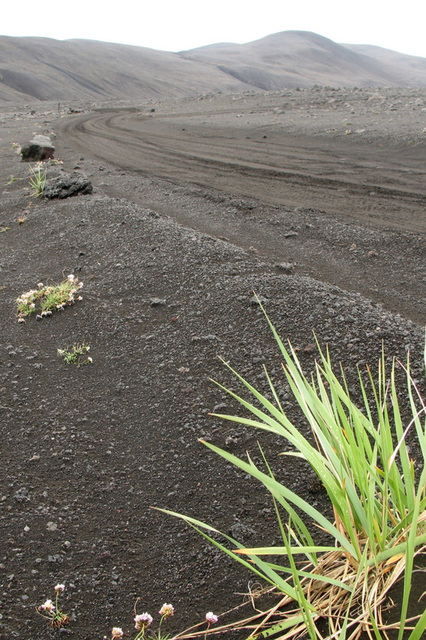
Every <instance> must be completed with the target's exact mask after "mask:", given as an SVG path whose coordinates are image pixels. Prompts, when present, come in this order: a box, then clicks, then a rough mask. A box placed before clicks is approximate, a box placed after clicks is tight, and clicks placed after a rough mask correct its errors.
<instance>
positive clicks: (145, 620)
mask: <svg viewBox="0 0 426 640" xmlns="http://www.w3.org/2000/svg"><path fill="white" fill-rule="evenodd" d="M152 619H153V618H152V616H151V615H150V614H149V613H140V614H138V615H137V616H135V629H136V631H142V629H145V628H146V627H149V625H150V624H151V623H152Z"/></svg>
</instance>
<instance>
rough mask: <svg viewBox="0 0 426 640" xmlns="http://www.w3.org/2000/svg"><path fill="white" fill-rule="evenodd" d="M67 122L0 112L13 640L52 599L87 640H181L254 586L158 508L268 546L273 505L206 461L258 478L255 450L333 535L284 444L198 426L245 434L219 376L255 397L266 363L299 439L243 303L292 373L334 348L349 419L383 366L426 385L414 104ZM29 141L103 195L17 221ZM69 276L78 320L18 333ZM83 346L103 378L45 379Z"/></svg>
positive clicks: (84, 371)
mask: <svg viewBox="0 0 426 640" xmlns="http://www.w3.org/2000/svg"><path fill="white" fill-rule="evenodd" d="M280 104H281V107H279V105H280ZM68 106H69V105H63V106H62V107H61V109H63V111H59V112H58V110H57V108H56V105H55V106H54V105H42V104H38V105H35V106H34V105H31V106H28V107H19V108H18V109H17V110H16V111H13V110H12V109H11V108H9V107H2V108H1V109H0V120H1V149H2V163H1V165H0V183H1V185H2V190H3V192H2V200H1V214H0V231H1V233H0V242H1V257H0V275H1V281H0V296H1V306H0V312H1V322H0V326H1V334H2V336H1V345H0V349H1V358H0V362H1V369H0V372H1V382H0V393H1V395H0V411H1V424H2V435H3V438H2V444H3V446H2V449H3V452H2V456H3V464H2V466H1V469H0V474H1V491H0V505H1V510H0V518H1V531H2V536H1V552H0V571H1V573H0V576H1V590H0V593H1V601H2V602H1V608H0V612H1V613H0V638H1V639H2V640H6V639H7V640H10V639H11V638H19V639H22V640H24V639H25V640H28V638H33V639H35V638H41V637H49V634H48V633H47V632H46V631H43V629H44V622H43V620H42V619H41V618H40V617H38V616H37V614H36V613H35V607H36V606H37V605H39V604H41V603H42V602H43V601H44V600H45V599H46V598H47V597H52V595H53V593H52V592H53V587H54V585H55V584H56V583H57V582H64V583H65V584H66V586H67V590H66V593H65V595H64V600H65V605H64V606H65V609H66V610H67V611H68V612H70V614H71V615H72V617H73V618H75V620H73V621H72V624H71V625H70V626H69V635H70V637H73V638H78V640H88V639H93V638H96V637H103V636H104V635H109V633H110V629H111V627H112V626H113V625H114V626H122V627H123V629H124V630H125V631H126V634H127V637H129V636H130V635H131V633H132V616H133V605H134V602H135V600H136V599H137V598H141V602H140V605H139V611H140V612H141V611H150V612H151V613H152V615H154V614H155V616H157V611H158V609H159V608H160V606H161V605H162V604H163V602H171V603H173V605H174V606H175V608H176V614H175V617H174V619H173V623H172V624H171V625H170V628H171V629H173V630H175V631H177V630H179V629H182V628H184V626H187V625H189V624H193V623H195V622H198V621H199V620H201V619H203V618H204V615H205V613H206V611H210V610H213V611H214V612H216V613H220V612H222V611H224V610H226V609H228V608H230V607H231V606H235V605H237V604H238V603H240V602H241V596H240V595H239V594H241V593H245V592H247V590H248V584H249V582H250V581H252V580H253V578H254V577H252V576H250V575H249V574H248V573H247V572H246V571H245V570H243V569H242V568H241V569H240V568H239V567H237V566H235V565H234V564H233V563H232V562H231V561H230V560H228V558H227V557H225V556H223V555H222V554H221V553H220V552H219V551H218V550H216V549H215V548H214V547H211V546H210V545H208V544H207V543H206V541H204V540H203V539H202V538H200V537H199V536H198V535H197V534H196V533H195V532H193V531H192V530H190V529H189V528H188V527H186V526H184V525H183V524H182V523H180V522H179V521H178V520H176V519H174V518H172V517H168V516H165V515H162V514H160V513H158V512H156V511H153V510H151V509H150V508H149V507H150V506H158V507H165V508H169V509H172V510H175V511H181V512H184V513H187V514H190V515H192V516H194V517H197V518H200V519H203V520H205V521H208V522H211V523H212V524H214V525H215V526H217V527H218V528H219V529H222V530H223V531H225V532H231V534H232V535H234V537H236V538H237V539H238V540H240V541H241V543H243V544H248V545H250V546H255V545H258V544H273V543H274V542H275V543H277V542H278V541H279V533H278V529H277V527H276V524H275V521H274V516H273V506H272V504H271V502H270V500H269V498H268V497H267V496H266V495H265V491H264V490H263V489H262V488H261V487H260V486H259V485H258V484H257V483H255V482H254V481H252V480H249V479H248V478H247V477H246V476H245V475H244V474H242V473H240V472H238V471H237V470H235V469H234V468H232V467H231V466H230V465H228V464H226V463H225V462H224V461H223V460H222V459H221V458H218V457H216V456H214V455H213V454H211V453H209V452H208V451H207V450H206V449H205V448H204V447H203V445H202V444H201V443H200V442H199V438H204V439H206V440H209V441H212V442H214V443H216V444H218V445H220V446H223V447H225V448H226V449H227V450H229V451H231V452H232V453H234V454H236V455H241V456H244V455H245V452H246V451H248V452H249V453H250V454H251V455H252V456H253V457H254V459H255V460H259V457H260V456H259V451H258V448H257V440H258V439H259V440H260V441H261V443H262V447H264V449H265V452H266V454H267V455H268V457H269V460H270V462H271V465H272V467H273V469H274V471H275V473H276V475H277V477H278V478H279V479H280V480H281V481H282V482H284V483H286V484H287V485H288V486H290V487H291V488H292V489H293V490H296V491H297V492H298V493H299V494H300V495H301V496H302V497H304V498H305V499H307V500H308V501H309V502H311V503H312V504H314V505H315V506H317V507H319V508H320V509H323V510H324V511H325V512H326V513H329V506H328V502H327V499H326V496H325V495H324V493H323V491H322V489H321V487H319V486H318V484H317V483H315V481H314V474H313V472H311V471H310V470H309V469H307V468H306V467H305V466H304V465H303V464H301V463H299V462H297V461H296V460H293V459H291V458H287V457H279V456H277V453H279V452H281V451H283V450H286V449H287V445H286V444H285V443H284V442H282V441H280V440H279V439H276V438H275V437H273V436H268V435H266V434H263V433H255V432H254V431H253V430H251V429H248V428H243V427H240V426H238V425H233V424H232V423H222V422H220V421H218V420H217V419H214V418H212V417H211V416H209V415H208V414H209V412H212V411H219V412H225V413H226V412H235V411H237V410H238V409H237V407H236V406H235V403H234V402H232V401H231V400H230V398H228V397H227V396H226V395H225V394H224V393H223V392H222V391H221V390H220V389H219V388H217V387H216V386H215V385H214V384H213V383H212V382H211V380H210V378H214V379H216V380H219V381H221V382H223V383H225V384H226V385H229V386H231V387H232V388H233V389H237V388H238V385H237V384H236V382H235V381H234V380H233V379H232V378H231V376H230V374H229V373H228V372H227V370H226V369H225V367H224V366H223V364H221V362H220V360H219V358H218V356H222V357H224V358H226V359H227V360H229V361H230V362H231V363H232V365H233V366H234V367H235V368H236V369H237V370H238V371H239V372H240V373H242V374H243V375H244V376H246V377H247V378H248V379H249V380H250V381H252V382H253V383H255V384H256V385H257V386H258V387H259V388H260V389H261V390H263V391H265V392H267V382H266V378H265V374H264V372H263V364H264V363H265V364H266V365H267V367H268V370H269V372H270V375H271V377H272V378H273V380H275V381H277V384H278V388H279V392H280V396H281V399H282V402H283V404H284V407H285V408H286V410H288V414H289V416H290V417H291V418H293V419H294V420H295V421H296V423H297V424H298V425H299V426H300V429H301V430H302V431H303V432H304V433H307V431H308V427H307V425H306V424H305V423H304V421H303V420H301V419H300V416H299V413H298V411H297V410H296V407H295V406H294V402H293V400H292V397H291V394H290V392H289V389H288V388H287V387H286V385H285V384H284V383H283V382H282V380H283V376H282V373H281V364H280V363H281V360H280V357H279V354H278V352H277V347H276V345H275V344H274V342H273V339H272V337H271V335H270V332H269V330H268V328H267V326H266V322H265V319H264V317H263V315H262V313H261V311H260V309H259V307H258V306H256V304H255V303H254V300H253V291H256V292H257V293H258V294H259V296H261V298H262V300H263V302H264V305H265V308H266V310H267V312H268V314H269V315H270V317H271V319H272V320H273V322H274V323H275V325H276V327H277V329H278V331H279V333H280V335H281V336H282V338H284V339H290V340H291V342H292V344H293V346H294V347H296V348H298V349H300V351H299V354H300V359H301V362H302V365H303V367H304V369H305V371H307V372H309V371H311V370H312V368H313V366H314V361H315V357H316V352H315V349H314V348H313V347H312V342H313V332H315V333H316V335H317V336H318V338H319V340H320V342H321V344H323V345H325V344H328V345H329V347H330V351H331V354H332V358H333V360H334V361H335V362H336V363H339V362H342V363H343V365H344V367H345V370H346V371H347V375H348V378H349V385H350V388H351V390H352V392H353V394H354V397H355V398H357V397H358V391H357V387H356V367H357V365H358V366H361V367H364V366H365V364H367V363H369V364H371V365H372V366H373V368H374V369H375V367H376V364H377V361H378V359H379V357H380V353H381V349H382V344H383V343H384V345H385V349H386V353H387V355H388V360H390V359H391V356H397V357H399V358H401V359H403V360H404V359H405V358H406V353H407V351H408V350H410V352H411V358H412V369H413V375H414V377H415V378H416V379H417V380H418V382H419V384H420V385H422V384H423V380H424V377H423V365H422V353H423V346H424V330H423V326H422V325H423V324H424V322H425V314H424V309H425V307H424V297H425V279H424V278H425V255H426V254H425V237H424V232H425V207H424V205H425V183H424V163H423V160H424V151H425V142H424V140H425V133H424V126H425V122H424V120H425V118H424V116H425V109H426V102H425V92H424V91H423V92H421V91H417V90H412V91H409V90H404V91H401V92H396V91H395V90H392V91H391V90H387V91H386V90H383V91H359V92H356V91H352V92H344V91H331V90H321V91H319V90H317V91H316V90H312V91H300V92H298V91H294V92H280V93H271V94H265V95H238V96H228V97H226V96H223V95H222V96H204V97H203V99H201V98H200V99H198V100H195V99H194V100H183V101H176V102H171V103H158V104H154V103H150V104H146V105H141V104H139V105H127V104H125V105H123V104H121V105H113V104H108V105H92V106H91V107H90V108H89V105H81V108H82V109H83V110H84V113H82V114H67V113H65V107H68ZM72 106H73V107H75V106H76V105H72ZM101 107H102V108H101ZM119 107H120V108H119ZM123 107H125V108H123ZM280 108H281V109H282V113H280V112H279V109H280ZM151 109H155V111H154V112H152V111H151ZM32 111H33V113H32ZM349 122H351V123H352V124H348V123H349ZM349 130H350V132H348V131H349ZM34 132H36V133H45V134H50V135H56V138H55V145H56V147H57V152H56V155H57V157H58V158H61V159H62V160H63V161H64V165H63V167H64V169H65V170H66V171H71V170H73V169H74V168H76V167H79V168H80V169H81V170H83V171H85V172H86V173H87V174H88V175H89V177H90V178H91V179H92V181H93V184H94V187H95V189H94V193H93V195H90V196H81V197H75V198H70V199H67V200H62V201H51V202H49V201H45V200H43V199H40V198H38V199H34V198H30V197H29V192H28V169H29V166H28V165H27V164H23V163H21V162H20V158H19V156H18V155H16V153H15V151H14V150H13V148H12V143H13V142H19V143H24V142H26V141H27V140H29V139H30V138H31V137H32V133H34ZM264 136H266V137H264ZM11 177H13V178H14V180H13V181H11ZM23 217H24V218H25V221H24V222H22V223H21V224H18V222H17V220H18V218H23ZM282 263H286V264H288V263H290V264H292V265H293V267H291V268H289V267H288V266H287V267H285V270H283V267H282V266H280V265H281V264H282ZM69 273H75V274H76V275H78V277H79V278H80V279H81V280H82V281H83V282H84V289H83V292H84V300H83V301H81V302H78V303H76V304H75V305H74V306H73V307H70V308H67V309H66V310H65V311H64V312H62V313H57V314H55V315H53V316H52V317H51V318H47V319H44V320H43V321H40V322H37V321H36V320H35V319H34V318H32V319H29V320H28V321H27V322H26V323H25V324H18V323H17V319H16V307H15V300H16V298H17V296H18V295H20V294H21V293H22V292H24V291H27V290H29V289H31V288H33V287H35V286H36V285H37V283H38V282H40V281H42V282H45V283H47V282H57V281H59V280H60V279H62V277H63V276H66V275H67V274H69ZM82 342H85V343H87V344H89V345H90V347H91V351H90V353H91V356H92V357H93V364H92V365H90V366H89V365H88V366H83V367H80V368H77V367H75V366H71V365H66V364H65V363H64V362H63V361H62V360H61V359H60V358H59V357H58V356H57V349H58V348H64V347H66V346H70V345H73V344H75V343H82ZM399 377H400V378H401V379H403V375H402V374H399ZM402 406H403V412H405V414H406V413H407V403H406V399H404V398H402ZM410 445H411V450H412V455H413V457H414V458H415V459H418V457H419V448H418V445H417V443H416V442H415V441H413V439H412V438H411V440H410ZM157 618H158V616H157ZM224 620H226V618H225V619H224ZM65 637H66V635H65Z"/></svg>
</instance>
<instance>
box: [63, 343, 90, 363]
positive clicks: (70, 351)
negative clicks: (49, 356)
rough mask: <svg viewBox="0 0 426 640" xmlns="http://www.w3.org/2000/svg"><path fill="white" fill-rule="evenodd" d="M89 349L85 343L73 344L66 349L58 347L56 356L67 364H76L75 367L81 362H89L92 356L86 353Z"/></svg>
mask: <svg viewBox="0 0 426 640" xmlns="http://www.w3.org/2000/svg"><path fill="white" fill-rule="evenodd" d="M88 351H90V347H89V345H87V344H75V345H74V346H72V347H67V348H66V349H58V356H60V357H61V358H63V360H64V362H66V363H67V364H76V365H77V367H81V366H82V365H83V364H91V363H92V362H93V360H92V358H91V357H90V356H88V355H87V352H88Z"/></svg>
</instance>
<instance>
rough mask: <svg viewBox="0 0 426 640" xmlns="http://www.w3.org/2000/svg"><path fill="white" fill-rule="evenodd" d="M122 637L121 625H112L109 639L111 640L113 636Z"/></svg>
mask: <svg viewBox="0 0 426 640" xmlns="http://www.w3.org/2000/svg"><path fill="white" fill-rule="evenodd" d="M122 637H123V629H121V627H113V628H112V634H111V640H113V639H114V638H122Z"/></svg>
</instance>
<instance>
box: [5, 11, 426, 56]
mask: <svg viewBox="0 0 426 640" xmlns="http://www.w3.org/2000/svg"><path fill="white" fill-rule="evenodd" d="M2 5H3V6H2V10H1V16H0V35H8V36H43V37H48V38H56V39H58V40H64V39H68V38H87V39H91V40H103V41H106V42H120V43H123V44H132V45H137V46H141V47H151V48H153V49H162V50H165V51H182V50H185V49H192V48H194V47H199V46H202V45H206V44H213V43H217V42H238V43H243V42H250V41H251V40H257V39H258V38H262V37H263V36H266V35H269V34H271V33H276V32H278V31H286V30H289V29H298V30H304V31H314V32H315V33H319V34H320V35H322V36H325V37H327V38H331V39H332V40H334V41H335V42H340V43H350V44H373V45H377V46H380V47H386V48H388V49H394V50H395V51H400V52H402V53H408V54H411V55H417V56H423V57H426V35H425V33H426V0H400V1H399V2H396V1H394V2H392V0H353V1H352V2H344V1H342V0H291V1H290V0H257V2H254V0H252V2H250V0H214V1H213V2H205V1H204V2H203V1H202V0H116V1H115V2H112V3H111V4H109V5H107V4H106V2H99V1H98V0H96V1H94V0H71V1H67V0H65V1H63V0H62V1H61V0H42V2H41V3H37V2H36V1H35V0H6V1H4V2H3V3H2Z"/></svg>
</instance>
